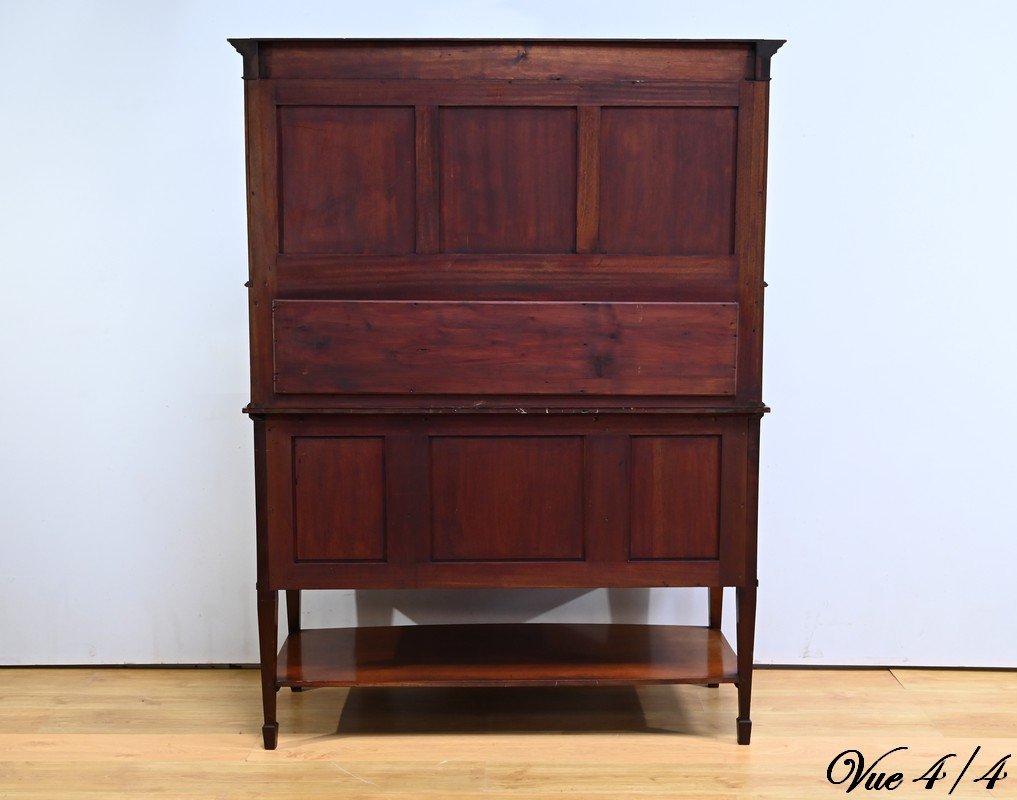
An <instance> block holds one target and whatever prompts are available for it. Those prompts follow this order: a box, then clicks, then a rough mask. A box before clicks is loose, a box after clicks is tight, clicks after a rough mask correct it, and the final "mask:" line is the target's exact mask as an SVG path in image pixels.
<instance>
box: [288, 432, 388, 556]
mask: <svg viewBox="0 0 1017 800" xmlns="http://www.w3.org/2000/svg"><path fill="white" fill-rule="evenodd" d="M293 470H294V475H293V479H294V486H293V492H294V503H293V506H294V520H293V523H294V524H293V529H294V538H295V541H294V554H295V557H296V559H297V560H298V561H382V560H384V559H385V466H384V439H383V438H381V437H364V438H360V437H325V438H311V437H296V438H294V440H293Z"/></svg>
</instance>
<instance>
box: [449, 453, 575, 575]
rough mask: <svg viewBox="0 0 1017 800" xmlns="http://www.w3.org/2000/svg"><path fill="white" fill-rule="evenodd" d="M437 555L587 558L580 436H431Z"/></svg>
mask: <svg viewBox="0 0 1017 800" xmlns="http://www.w3.org/2000/svg"><path fill="white" fill-rule="evenodd" d="M431 524H432V534H431V535H432V540H431V544H432V557H433V558H434V560H435V561H451V560H460V561H493V560H507V559H581V558H582V557H583V439H582V437H580V436H525V437H511V438H510V437H434V438H432V439H431Z"/></svg>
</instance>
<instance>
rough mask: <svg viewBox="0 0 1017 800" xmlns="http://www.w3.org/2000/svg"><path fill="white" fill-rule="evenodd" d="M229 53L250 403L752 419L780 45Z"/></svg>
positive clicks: (321, 48)
mask: <svg viewBox="0 0 1017 800" xmlns="http://www.w3.org/2000/svg"><path fill="white" fill-rule="evenodd" d="M232 41H233V44H234V45H235V46H236V48H237V49H238V50H239V51H240V52H241V53H242V54H243V56H244V77H245V78H246V80H245V93H246V111H247V137H248V138H247V146H248V150H247V156H248V209H249V215H250V237H251V238H250V243H251V248H250V260H251V280H250V283H249V286H250V290H251V314H252V328H251V330H252V346H253V353H254V358H253V360H252V390H253V401H252V406H253V407H261V408H272V407H274V408H287V409H297V408H302V407H308V408H316V409H318V408H325V407H331V405H333V404H343V403H346V404H353V403H355V402H361V403H365V404H366V403H367V402H368V401H367V400H365V399H361V400H357V399H356V398H367V397H373V398H381V399H379V400H378V401H377V402H378V403H380V404H385V403H389V402H390V401H391V402H393V403H394V404H398V403H405V404H413V403H420V404H421V405H426V406H427V407H431V406H432V405H435V404H440V403H442V402H448V403H449V404H451V405H455V406H456V407H459V404H464V403H465V404H468V403H469V400H468V399H469V398H471V397H473V398H480V400H479V402H482V403H488V402H491V403H498V402H504V403H505V404H506V405H508V406H509V407H512V408H515V407H520V406H521V405H522V403H521V402H517V401H515V400H512V399H509V398H516V397H523V396H532V397H539V398H541V399H543V400H546V405H550V404H552V402H553V399H554V398H561V400H560V401H559V402H560V403H561V404H562V405H563V406H564V405H567V404H568V403H569V402H570V398H571V399H575V398H578V397H581V396H583V397H586V398H599V399H598V400H596V401H593V400H589V401H583V402H589V403H594V402H595V404H596V405H597V406H600V405H605V404H606V405H609V404H610V403H611V402H616V404H618V405H625V404H627V405H628V406H631V407H636V406H638V405H640V403H641V402H642V399H643V398H648V399H650V400H651V401H652V402H654V403H659V404H662V405H663V404H668V403H670V404H676V403H677V402H679V401H683V398H684V401H687V402H688V403H689V404H692V403H699V404H700V405H709V406H710V407H721V406H724V405H725V404H727V405H739V406H740V407H746V406H748V407H751V408H758V407H759V406H761V399H760V389H761V366H760V354H761V343H762V294H763V291H762V290H763V273H762V252H763V230H764V224H763V216H764V203H765V179H766V126H767V108H768V96H769V95H768V92H769V83H768V80H769V62H770V57H771V56H772V55H773V53H774V52H775V50H776V48H777V47H778V46H779V45H780V44H781V43H780V42H775V41H767V40H758V41H757V40H752V41H722V42H703V41H698V42H686V41H577V40H572V41H530V42H512V41H502V40H498V41H493V40H491V41H487V40H463V41H424V40H418V41H406V40H377V41H367V40H333V41H326V40H320V41H317V40H293V41H287V40H249V39H245V40H232ZM447 397H455V398H456V399H455V400H454V401H452V400H446V399H445V398H447ZM420 398H423V399H420ZM463 398H466V399H463ZM492 398H495V399H494V400H492ZM621 398H624V399H621ZM372 402H373V401H372Z"/></svg>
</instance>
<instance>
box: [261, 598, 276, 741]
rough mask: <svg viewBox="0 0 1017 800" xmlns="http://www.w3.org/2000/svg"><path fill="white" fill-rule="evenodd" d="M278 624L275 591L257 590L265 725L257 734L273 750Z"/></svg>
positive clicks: (274, 738) (274, 739) (262, 701)
mask: <svg viewBox="0 0 1017 800" xmlns="http://www.w3.org/2000/svg"><path fill="white" fill-rule="evenodd" d="M278 626H279V592H277V591H275V590H269V589H258V642H259V644H260V647H261V703H262V706H263V707H264V710H265V724H264V725H263V726H262V728H261V735H262V736H263V737H264V739H265V749H266V750H275V748H276V744H277V743H278V740H279V723H278V722H277V721H276V718H275V693H276V691H278V689H277V687H276V685H275V672H276V661H277V660H278V658H279V646H278V642H277V639H278V635H277V630H278Z"/></svg>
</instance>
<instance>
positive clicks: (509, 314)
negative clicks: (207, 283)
mask: <svg viewBox="0 0 1017 800" xmlns="http://www.w3.org/2000/svg"><path fill="white" fill-rule="evenodd" d="M737 310H738V306H737V304H735V303H567V302H561V303H559V302H497V301H491V302H486V301H478V302H442V301H433V302H431V301H418V302H403V301H338V300H337V301H327V300H326V301H312V300H277V301H276V302H275V304H274V323H275V324H274V336H275V372H276V379H275V390H276V392H278V393H280V394H301V393H303V394H371V393H393V394H442V393H449V394H499V393H505V394H512V393H524V394H537V395H540V394H626V395H656V394H660V395H732V394H734V393H735V354H736V338H737Z"/></svg>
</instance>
